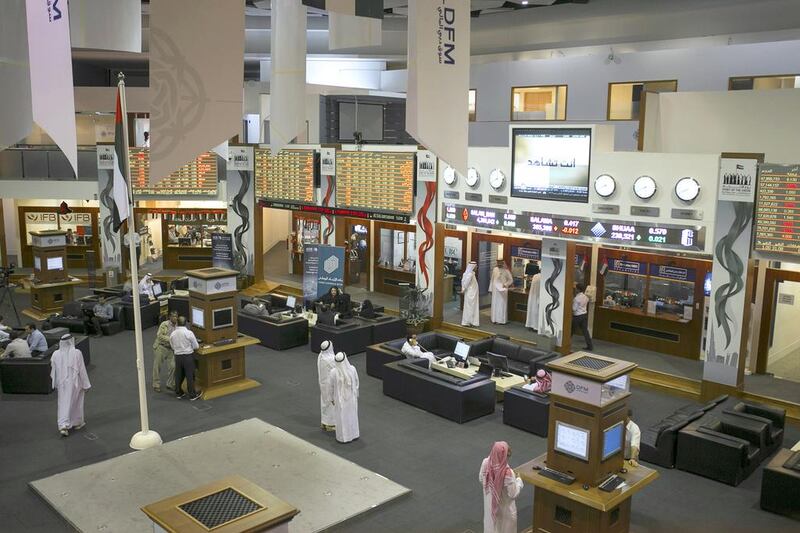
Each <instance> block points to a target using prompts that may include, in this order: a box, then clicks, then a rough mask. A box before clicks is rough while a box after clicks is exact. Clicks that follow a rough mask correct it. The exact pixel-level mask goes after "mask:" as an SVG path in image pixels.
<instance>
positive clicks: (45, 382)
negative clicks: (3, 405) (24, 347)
mask: <svg viewBox="0 0 800 533" xmlns="http://www.w3.org/2000/svg"><path fill="white" fill-rule="evenodd" d="M75 341H76V342H75V347H76V348H77V349H79V350H80V351H81V353H82V354H83V361H84V364H86V366H87V368H88V366H89V364H90V363H91V349H90V348H91V346H90V342H89V337H80V338H76V339H75ZM57 349H58V343H55V344H52V345H50V347H48V349H47V351H46V352H45V353H44V354H43V355H41V356H39V357H30V358H27V357H26V358H23V359H0V385H2V388H3V393H4V394H50V393H51V392H52V391H53V389H52V386H51V385H52V382H51V381H50V357H51V356H52V355H53V352H55V351H56V350H57Z"/></svg>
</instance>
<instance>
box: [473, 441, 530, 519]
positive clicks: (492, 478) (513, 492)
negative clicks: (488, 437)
mask: <svg viewBox="0 0 800 533" xmlns="http://www.w3.org/2000/svg"><path fill="white" fill-rule="evenodd" d="M509 457H511V448H509V446H508V443H506V442H504V441H500V442H495V443H494V445H493V446H492V451H491V453H489V457H487V458H486V459H484V460H483V463H481V472H480V474H479V475H478V480H479V481H480V483H481V487H483V531H484V533H512V532H513V533H517V504H516V503H515V502H514V500H515V499H516V498H517V496H518V495H519V491H521V490H522V480H521V479H520V478H519V477H517V476H516V474H514V471H513V470H511V467H510V466H508V458H509Z"/></svg>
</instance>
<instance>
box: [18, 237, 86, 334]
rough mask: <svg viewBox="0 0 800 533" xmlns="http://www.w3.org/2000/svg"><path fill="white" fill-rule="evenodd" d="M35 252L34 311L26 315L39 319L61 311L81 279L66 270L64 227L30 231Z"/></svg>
mask: <svg viewBox="0 0 800 533" xmlns="http://www.w3.org/2000/svg"><path fill="white" fill-rule="evenodd" d="M30 234H31V244H32V251H33V281H32V282H30V284H29V285H28V288H30V291H31V307H32V309H31V310H28V309H26V310H25V311H23V314H25V315H27V316H30V317H32V318H34V319H36V320H41V319H44V318H47V315H49V314H50V313H59V312H61V311H62V310H63V309H64V304H65V303H66V302H71V301H72V300H73V299H74V298H73V287H74V286H75V285H79V284H80V283H81V281H80V280H74V279H70V277H69V274H68V273H67V232H66V231H63V230H44V231H31V232H30Z"/></svg>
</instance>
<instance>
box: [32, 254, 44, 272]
mask: <svg viewBox="0 0 800 533" xmlns="http://www.w3.org/2000/svg"><path fill="white" fill-rule="evenodd" d="M33 268H34V270H41V269H42V258H41V257H39V256H38V255H34V256H33Z"/></svg>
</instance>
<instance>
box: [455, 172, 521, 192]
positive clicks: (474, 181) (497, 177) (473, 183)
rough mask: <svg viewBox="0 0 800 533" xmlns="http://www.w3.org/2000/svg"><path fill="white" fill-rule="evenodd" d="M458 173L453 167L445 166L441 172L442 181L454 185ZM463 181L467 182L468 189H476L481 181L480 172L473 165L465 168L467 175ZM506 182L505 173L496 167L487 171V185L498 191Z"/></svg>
mask: <svg viewBox="0 0 800 533" xmlns="http://www.w3.org/2000/svg"><path fill="white" fill-rule="evenodd" d="M458 176H459V174H458V173H457V172H456V171H455V169H454V168H453V167H447V168H445V169H444V172H443V173H442V178H443V179H444V182H445V183H446V184H447V185H448V186H449V187H455V185H456V183H457V182H458ZM464 183H466V184H467V187H469V188H470V189H477V188H478V185H480V183H481V174H480V172H478V169H476V168H475V167H469V168H468V169H467V176H466V177H465V178H464ZM505 184H506V175H505V173H504V172H503V171H502V170H500V169H499V168H496V169H494V170H492V171H491V172H490V173H489V186H490V187H491V188H492V189H494V190H495V191H500V190H502V189H503V187H505Z"/></svg>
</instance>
